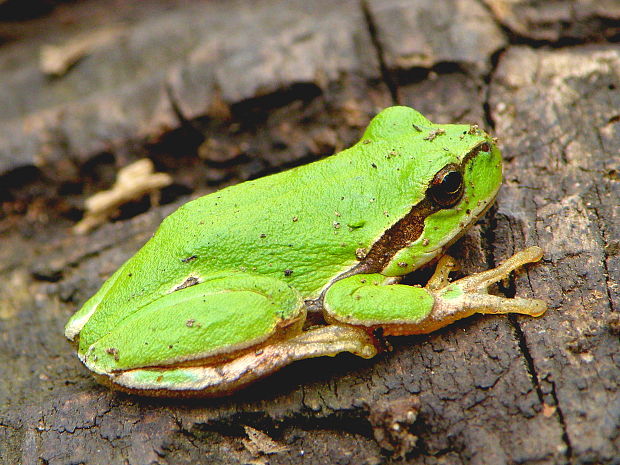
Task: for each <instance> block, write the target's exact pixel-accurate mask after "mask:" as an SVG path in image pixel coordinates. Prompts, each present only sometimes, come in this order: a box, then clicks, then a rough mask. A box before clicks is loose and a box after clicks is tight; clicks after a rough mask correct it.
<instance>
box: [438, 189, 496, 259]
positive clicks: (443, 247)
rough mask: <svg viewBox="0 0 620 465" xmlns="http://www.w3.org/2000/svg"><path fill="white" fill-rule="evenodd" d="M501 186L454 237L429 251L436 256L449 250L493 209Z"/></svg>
mask: <svg viewBox="0 0 620 465" xmlns="http://www.w3.org/2000/svg"><path fill="white" fill-rule="evenodd" d="M500 187H501V186H498V187H497V189H496V190H495V193H494V194H493V197H491V199H490V200H489V201H488V202H487V204H486V205H485V206H484V207H483V208H482V209H480V210H479V211H478V212H472V214H471V215H469V218H468V221H467V223H466V225H465V226H463V227H462V228H460V230H459V232H458V233H457V234H455V235H454V236H453V237H452V238H450V239H449V240H448V241H447V242H446V243H444V244H441V245H439V246H438V247H437V248H435V249H432V250H429V251H428V252H429V253H434V254H435V255H434V257H436V256H437V255H441V254H443V253H444V252H445V251H446V250H448V249H449V248H450V247H451V246H452V245H453V244H454V243H455V242H456V241H458V240H459V239H460V238H461V237H463V235H464V234H465V233H466V232H467V231H468V230H469V228H470V227H472V226H473V225H474V224H475V223H476V222H477V221H478V220H479V219H480V218H482V217H483V216H484V215H486V213H487V212H488V211H489V210H490V209H491V207H492V206H493V204H494V203H495V199H496V198H497V195H498V193H499V188H500ZM434 257H433V258H434Z"/></svg>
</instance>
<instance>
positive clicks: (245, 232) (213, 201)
mask: <svg viewBox="0 0 620 465" xmlns="http://www.w3.org/2000/svg"><path fill="white" fill-rule="evenodd" d="M434 127H435V125H433V124H432V123H431V122H430V121H428V120H427V119H426V118H424V117H423V116H422V115H420V114H419V113H418V112H416V111H415V110H412V109H410V108H406V107H392V108H389V109H386V110H384V111H383V112H381V113H380V114H379V115H377V116H376V117H375V118H374V119H373V121H372V122H371V124H370V125H369V127H368V129H367V130H366V132H365V134H364V136H363V138H362V140H361V141H360V142H359V143H358V144H356V145H355V146H353V147H352V148H350V149H348V150H345V151H343V152H341V153H339V154H337V155H334V156H332V157H329V158H326V159H324V160H321V161H319V162H315V163H312V164H309V165H305V166H301V167H298V168H294V169H291V170H289V171H286V172H283V173H279V174H276V175H272V176H268V177H265V178H261V179H257V180H254V181H250V182H245V183H242V184H239V185H236V186H232V187H229V188H226V189H223V190H221V191H218V192H215V193H213V194H210V195H207V196H204V197H201V198H199V199H196V200H194V201H192V202H189V203H187V204H185V205H183V206H182V207H181V208H179V209H178V210H177V211H176V212H174V213H173V214H171V215H170V216H169V217H168V218H166V219H165V220H164V222H163V223H162V225H161V226H160V228H159V229H158V231H157V233H156V234H155V236H154V237H153V238H152V239H151V240H150V241H149V242H148V243H147V244H146V245H145V246H144V247H143V248H142V249H141V250H140V251H139V252H138V253H137V254H136V255H135V256H134V257H133V258H131V259H130V260H129V261H128V262H127V263H126V264H125V265H124V268H123V270H122V272H119V273H117V274H116V275H115V277H114V279H115V282H114V283H113V284H111V285H108V286H106V289H105V291H104V290H103V289H102V291H100V292H105V293H106V295H105V299H102V297H103V296H100V295H98V294H97V295H95V296H94V297H93V299H94V301H97V302H99V301H101V302H102V303H101V305H102V307H101V308H98V312H97V313H98V315H97V317H98V318H105V317H106V314H108V315H109V314H112V313H113V311H112V309H113V308H115V307H118V306H120V305H122V306H124V307H126V308H131V309H132V310H135V309H138V308H140V307H141V306H143V305H146V304H147V303H149V302H151V301H153V300H155V299H157V298H158V297H160V296H162V295H165V294H167V293H170V292H172V291H174V290H175V289H177V288H178V287H179V286H183V285H184V283H186V282H190V283H191V282H192V281H193V280H195V279H198V281H201V280H203V279H204V278H205V277H206V276H207V275H209V274H211V273H219V272H222V271H230V272H239V271H245V272H249V273H258V274H262V275H269V276H273V277H277V278H279V279H282V280H283V281H284V282H286V283H288V284H289V285H291V286H292V287H294V288H296V289H297V290H299V291H300V293H301V294H302V296H303V297H305V298H311V297H316V296H317V295H318V294H319V293H320V290H321V289H322V288H323V287H324V286H325V285H326V284H328V283H329V281H330V280H331V279H333V278H334V277H335V276H337V275H339V274H341V273H343V272H345V271H346V270H348V269H350V268H351V267H353V266H355V265H356V264H357V263H358V261H359V259H358V258H357V257H358V255H359V254H360V253H361V252H362V251H361V250H360V249H365V250H368V248H369V247H371V246H372V244H373V243H374V242H375V241H376V240H377V239H378V238H379V237H381V235H382V234H383V233H384V232H385V230H386V229H388V228H389V227H390V226H391V225H393V224H394V223H395V222H397V221H398V220H399V219H400V218H402V217H403V216H404V215H405V214H406V213H407V212H409V211H410V210H411V208H412V206H414V205H415V204H417V203H418V202H419V201H420V200H421V199H422V198H423V197H424V194H425V191H426V188H427V186H428V185H429V183H430V181H431V180H432V178H433V176H434V175H435V173H436V172H437V171H438V170H439V169H440V168H442V167H443V166H445V165H446V164H448V163H458V162H460V157H461V156H462V154H463V153H466V152H467V150H469V149H471V148H472V147H473V146H475V145H476V144H477V143H479V142H480V140H482V139H483V138H484V137H483V136H481V135H477V134H469V133H468V131H467V129H468V128H469V126H464V125H450V126H441V128H443V129H445V131H446V132H445V134H443V133H442V135H441V136H440V137H436V138H434V137H428V136H429V134H431V133H432V131H433V128H434ZM425 137H426V138H427V139H425ZM188 279H189V281H187V280H188ZM117 290H118V291H117ZM87 305H88V304H87ZM91 305H92V304H91ZM85 307H86V306H85ZM106 307H107V308H106ZM107 309H110V310H109V311H106V310H107Z"/></svg>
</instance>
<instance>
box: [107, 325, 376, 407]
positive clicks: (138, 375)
mask: <svg viewBox="0 0 620 465" xmlns="http://www.w3.org/2000/svg"><path fill="white" fill-rule="evenodd" d="M340 352H351V353H354V354H355V355H359V356H360V357H364V358H371V357H373V356H375V355H376V353H377V350H376V348H375V346H374V342H373V339H372V337H371V336H369V334H368V333H367V332H366V331H364V330H361V329H358V328H353V327H349V326H338V325H330V326H323V327H320V328H316V329H312V330H310V331H306V332H303V333H301V334H300V335H298V336H296V337H294V338H292V339H288V340H283V341H280V342H275V343H273V344H268V345H265V346H263V347H260V348H259V349H257V350H255V351H252V352H248V353H245V354H243V355H240V356H239V357H238V358H235V359H234V360H231V361H229V362H226V363H222V364H219V365H214V366H206V367H178V368H174V369H170V370H161V369H159V370H158V369H148V368H145V369H137V370H130V371H126V372H123V373H120V374H118V375H117V376H114V377H111V378H110V379H108V380H102V381H103V382H104V383H107V384H109V383H112V387H115V388H116V389H120V390H123V391H128V392H134V393H138V394H145V395H149V396H161V397H215V396H222V395H227V394H230V393H231V392H234V391H236V390H238V389H241V388H242V387H244V386H246V385H248V384H250V383H252V382H254V381H256V380H257V379H260V378H263V377H265V376H267V375H269V374H271V373H273V372H274V371H277V370H279V369H280V368H282V367H284V366H286V365H288V364H290V363H292V362H294V361H296V360H301V359H305V358H313V357H321V356H326V355H327V356H334V355H336V354H338V353H340ZM106 381H107V382H106Z"/></svg>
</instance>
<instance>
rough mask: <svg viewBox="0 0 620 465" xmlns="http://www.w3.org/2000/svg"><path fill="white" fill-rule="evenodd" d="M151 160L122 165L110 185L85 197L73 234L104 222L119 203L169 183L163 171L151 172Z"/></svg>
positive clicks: (167, 175) (152, 168)
mask: <svg viewBox="0 0 620 465" xmlns="http://www.w3.org/2000/svg"><path fill="white" fill-rule="evenodd" d="M154 170H155V167H154V166H153V162H152V161H151V160H149V159H148V158H144V159H142V160H138V161H136V162H134V163H132V164H130V165H127V166H125V167H124V168H122V169H121V170H120V171H119V172H118V175H117V176H116V182H115V183H114V185H113V186H112V188H111V189H109V190H107V191H102V192H98V193H96V194H95V195H93V196H92V197H90V198H88V199H86V202H85V204H86V214H85V215H84V218H82V220H81V221H80V222H79V223H78V224H76V225H75V227H74V228H73V231H74V232H75V233H76V234H84V233H87V232H88V231H90V230H92V229H94V228H96V227H97V226H99V225H100V224H102V223H105V222H106V221H107V220H108V218H109V217H110V216H112V215H113V214H114V213H115V212H116V210H117V209H118V207H120V206H121V205H123V204H125V203H127V202H130V201H133V200H137V199H139V198H140V197H142V196H143V195H145V194H152V195H153V194H155V193H156V192H158V191H159V189H161V188H163V187H166V186H169V185H170V184H172V177H171V176H170V175H169V174H166V173H154V172H153V171H154Z"/></svg>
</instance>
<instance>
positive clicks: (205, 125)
mask: <svg viewBox="0 0 620 465" xmlns="http://www.w3.org/2000/svg"><path fill="white" fill-rule="evenodd" d="M123 3H125V2H121V4H120V5H121V6H119V8H118V9H117V10H111V9H109V8H105V9H101V7H100V6H99V7H98V8H100V9H99V10H97V11H98V15H97V18H96V19H94V18H90V19H89V18H88V15H86V14H85V11H86V10H87V9H88V7H89V6H90V7H91V8H92V7H95V6H96V5H97V3H96V2H94V0H93V1H85V2H81V3H76V4H73V3H70V4H68V5H65V6H63V8H62V9H61V10H57V12H56V15H52V16H50V17H48V18H47V19H46V18H41V19H39V20H37V22H36V24H37V27H38V28H40V32H38V33H37V32H36V31H33V30H31V29H28V32H27V34H26V33H24V37H27V38H28V40H22V41H20V39H19V35H16V36H15V40H14V42H12V43H7V44H4V45H3V46H2V47H0V81H1V82H2V88H1V89H0V107H4V108H6V110H3V113H2V115H0V128H2V129H0V183H2V182H4V183H5V185H0V202H1V205H2V210H0V211H3V212H4V213H5V217H4V218H1V219H0V373H1V374H2V376H0V463H3V464H4V463H6V464H14V463H24V464H37V463H49V464H66V463H93V464H98V463H110V464H121V463H131V464H150V463H159V464H167V463H175V464H178V463H181V464H183V463H218V464H238V463H264V462H267V461H268V463H271V464H288V463H308V464H315V463H316V464H326V463H343V464H390V463H416V464H417V463H420V464H440V463H441V464H465V463H474V464H489V463H493V464H501V463H535V464H556V463H559V464H563V463H566V464H568V463H601V464H612V463H617V457H618V456H620V436H619V434H618V431H619V428H620V393H619V392H618V390H619V387H618V386H619V385H620V367H619V365H620V361H619V359H618V354H619V353H620V352H619V349H620V342H619V338H618V332H617V331H618V330H617V322H616V323H614V321H616V320H614V317H615V316H616V315H618V311H619V308H618V305H619V302H620V299H619V295H618V294H619V293H620V288H618V284H617V283H618V282H619V281H620V258H619V257H620V252H619V250H620V247H619V245H618V244H619V237H620V218H618V216H619V214H620V202H619V200H618V199H620V182H619V180H618V179H619V177H618V173H619V172H620V154H619V150H618V148H619V147H620V130H619V127H620V126H619V117H618V108H620V92H618V89H619V88H620V47H618V46H617V45H615V44H611V45H606V46H600V45H599V46H579V47H577V46H572V45H566V46H563V44H562V43H561V42H557V43H556V44H555V45H557V47H556V48H555V49H550V50H540V49H536V48H534V47H531V46H525V45H520V46H517V45H513V44H511V40H514V37H512V34H510V36H509V35H506V32H507V30H506V29H502V28H501V27H500V20H501V22H502V25H503V26H504V27H508V28H512V27H513V25H512V24H513V23H511V22H510V21H509V20H508V19H507V18H509V17H510V16H505V15H508V13H507V12H509V11H513V10H507V9H506V8H514V11H517V10H518V8H519V7H522V6H523V3H524V2H516V3H515V2H507V3H506V2H505V5H504V6H503V7H502V8H499V7H497V5H499V3H500V2H492V1H491V0H487V1H486V2H485V3H486V4H487V5H488V6H489V8H484V7H481V5H480V3H479V2H476V1H474V0H454V1H451V2H445V3H444V2H424V1H421V0H419V1H412V2H405V1H397V0H390V1H383V2H378V1H377V2H375V1H374V0H368V1H367V2H362V3H359V2H357V1H353V0H351V1H342V2H331V1H327V0H319V1H309V0H305V1H301V0H299V1H297V0H296V1H287V2H278V1H275V0H263V1H260V2H251V3H248V2H241V1H239V2H224V1H221V2H220V1H208V2H191V3H186V2H182V1H172V0H170V1H155V0H150V1H148V2H140V3H141V4H142V5H143V8H141V9H138V10H135V9H132V8H131V7H128V6H126V5H123ZM584 3H585V2H584ZM554 4H555V5H556V9H553V10H552V11H556V12H559V13H557V15H556V16H549V17H548V18H547V19H548V21H550V22H548V23H545V24H539V23H536V22H530V23H527V24H528V26H527V27H525V28H521V29H518V28H517V26H514V29H515V31H516V32H517V33H518V34H519V39H518V40H519V42H523V37H530V38H532V39H538V38H540V37H541V36H540V35H539V34H543V35H544V34H548V33H547V32H545V31H547V30H552V31H566V30H569V31H572V30H577V29H578V28H577V26H579V28H581V29H579V30H580V31H583V30H584V29H583V28H584V27H586V26H587V27H591V25H592V24H608V23H605V22H602V23H593V22H589V21H585V22H584V21H581V20H580V19H579V18H584V17H591V16H592V14H591V13H588V12H589V11H594V7H593V6H591V5H590V6H588V7H587V8H589V9H584V10H580V9H579V7H578V5H577V6H575V8H577V10H578V11H576V12H575V15H574V17H573V18H574V20H575V22H576V23H578V24H576V26H575V27H576V28H577V29H575V28H573V29H571V27H570V24H566V23H565V22H564V18H563V16H562V14H563V13H562V12H563V11H565V9H566V8H568V7H567V5H568V4H570V5H572V4H573V2H562V1H558V2H554ZM446 5H447V6H446ZM167 7H170V10H169V11H168V10H166V8H167ZM172 7H174V8H172ZM498 8H499V9H498ZM583 8H586V7H585V6H584V7H583ZM59 11H60V12H62V14H63V15H67V14H68V13H70V12H73V14H74V15H75V17H77V18H81V19H82V20H83V21H82V23H81V24H80V23H79V22H78V23H77V24H73V25H69V26H66V27H62V26H61V25H60V23H59V22H57V21H58V16H57V15H58V12H59ZM550 11H551V10H550ZM450 13H452V14H451V15H450ZM500 13H501V14H500ZM560 13H561V14H560ZM493 14H498V15H499V16H500V20H498V19H497V18H496V17H494V16H493ZM511 14H512V13H511ZM605 14H606V13H605V11H600V10H597V13H596V15H598V16H597V17H604V16H605ZM613 14H614V13H613V10H609V12H608V16H605V18H607V19H608V20H609V21H613V16H612V15H613ZM588 15H590V16H588ZM65 17H66V16H65ZM514 17H515V18H516V17H517V16H514ZM529 18H530V20H528V21H532V20H531V18H535V15H534V16H529ZM119 19H122V20H123V21H121V24H122V26H121V28H122V33H120V35H118V36H116V35H113V36H112V38H111V42H110V43H108V44H103V45H100V46H99V47H98V48H96V49H95V50H93V52H92V53H90V54H88V55H86V56H85V57H83V58H82V59H81V60H80V61H78V62H77V63H76V64H75V65H74V66H73V67H72V68H70V69H69V70H68V72H67V74H66V75H64V76H61V77H58V78H55V79H54V80H51V81H50V80H47V78H44V77H43V76H42V75H41V73H40V70H39V69H38V68H37V66H38V65H37V55H36V53H37V50H38V48H39V46H40V45H42V44H44V43H48V42H56V41H58V42H59V43H62V42H66V41H69V40H71V39H72V38H75V37H76V35H78V34H81V33H83V32H84V29H83V28H84V27H94V26H95V25H96V26H97V27H103V26H109V25H110V24H117V25H118V20H119ZM571 21H572V20H571ZM580 21H581V22H580ZM560 22H562V24H559V23H560ZM569 22H570V21H569ZM571 24H572V23H571ZM434 25H437V27H433V26H434ZM24 27H26V26H24ZM614 27H615V26H614V25H613V24H609V25H608V29H606V30H601V31H599V32H600V34H589V33H588V34H585V33H584V34H583V35H582V36H580V37H582V38H588V37H595V36H596V37H608V36H611V35H608V33H609V32H610V31H611V30H613V28H614ZM24 30H26V29H24ZM421 30H423V31H424V32H421ZM1 31H2V27H1V26H0V32H1ZM515 31H512V32H515ZM591 32H592V31H591ZM554 34H556V33H555V32H554ZM0 35H1V34H0ZM544 37H545V38H547V39H548V40H559V39H561V38H562V37H565V34H563V33H557V34H556V35H551V36H547V35H544ZM399 38H402V40H399ZM455 43H458V45H460V46H458V47H454V46H450V45H455ZM5 84H6V85H5ZM392 97H397V98H398V99H399V101H400V102H401V103H403V104H407V105H411V106H414V107H416V108H418V109H420V110H421V111H423V112H424V113H425V114H426V115H428V116H429V117H430V118H431V119H433V120H435V121H439V122H453V121H465V122H472V123H478V124H480V125H481V126H485V127H487V128H489V130H490V131H491V132H492V133H494V134H495V135H497V136H498V137H499V139H500V144H501V145H502V148H503V151H504V155H505V158H506V165H505V177H506V183H505V186H504V187H503V189H502V191H501V194H500V197H499V199H498V202H497V207H496V208H495V209H494V210H493V211H492V212H490V214H489V215H488V216H487V217H486V218H485V220H484V221H482V222H481V223H480V225H478V226H476V227H475V228H474V230H473V231H471V232H470V233H469V234H468V235H466V236H465V238H464V239H463V240H461V241H460V242H459V243H458V244H457V246H456V247H455V249H454V252H455V253H456V254H457V255H458V256H459V258H460V260H461V261H462V262H463V264H464V270H463V272H464V273H469V272H472V271H478V270H481V269H485V268H488V267H489V266H493V265H494V264H496V263H498V262H499V261H501V260H502V259H503V258H505V257H507V256H509V255H510V254H511V253H513V252H514V251H516V250H517V249H521V248H523V247H524V246H525V245H532V244H539V245H541V246H543V247H544V248H545V251H546V255H545V259H544V261H543V262H542V263H540V264H537V265H535V266H532V267H528V268H527V269H526V270H525V271H523V272H521V273H519V274H518V275H517V277H516V278H515V280H514V281H513V282H510V283H506V287H505V288H503V289H501V290H498V292H506V293H508V294H509V295H510V294H512V293H514V292H516V293H518V294H520V295H525V296H536V297H540V298H545V299H546V300H547V301H548V302H549V304H550V310H549V311H548V312H547V314H545V316H543V317H541V318H539V319H531V318H521V317H518V318H516V317H515V318H513V317H510V318H502V317H492V316H487V317H474V318H470V319H467V320H465V321H462V322H459V323H458V324H456V325H453V326H452V327H449V328H446V329H444V330H442V331H439V332H437V333H434V334H431V335H429V336H424V337H401V338H392V339H391V342H392V344H393V346H394V348H393V350H392V351H391V352H388V353H385V354H382V355H380V356H378V357H376V358H375V359H373V360H362V359H359V358H356V357H353V356H349V355H346V354H345V355H342V356H338V357H336V358H334V359H331V358H330V359H315V360H306V361H303V362H299V363H297V364H294V365H292V366H290V367H287V368H286V369H284V370H282V372H280V373H278V374H276V375H274V376H271V377H269V378H268V379H265V380H263V381H261V382H259V383H258V384H256V385H255V386H252V387H251V388H249V389H247V390H245V391H242V392H240V393H238V394H236V395H235V396H232V397H230V398H225V399H219V400H207V401H201V400H192V401H162V400H151V399H144V398H139V397H134V396H127V395H123V394H117V393H114V392H111V391H109V390H107V389H105V388H103V387H101V386H99V385H97V384H96V383H95V382H94V381H93V379H92V378H91V376H90V375H89V374H88V372H87V370H86V369H85V368H84V367H83V366H81V364H80V363H79V361H78V360H77V358H76V357H75V355H74V352H73V351H72V349H71V347H70V346H69V344H67V343H66V341H65V340H64V337H63V334H62V332H63V326H64V323H65V322H66V320H67V318H68V317H69V316H70V315H71V313H72V312H73V311H75V310H76V309H77V307H79V305H80V304H81V303H83V302H84V301H85V300H86V299H87V298H88V297H89V296H90V295H91V294H92V293H93V292H95V291H96V289H97V288H98V286H99V285H100V284H101V282H102V281H103V280H104V279H105V278H106V277H107V276H109V275H110V274H111V273H112V272H113V271H114V270H115V269H116V268H117V267H118V266H119V265H120V264H121V263H122V262H123V261H124V260H126V259H127V258H128V257H130V256H131V255H132V254H133V253H134V252H135V251H136V250H137V248H138V247H139V246H140V245H141V244H143V243H144V242H145V241H146V240H147V239H148V238H149V237H150V235H151V234H152V233H153V231H154V230H155V229H156V227H157V225H158V224H159V222H160V221H161V219H162V218H163V217H164V216H165V215H167V214H168V213H170V212H171V211H172V210H173V209H174V208H176V207H177V206H178V205H180V204H182V203H183V202H184V201H186V200H187V199H188V198H189V197H192V196H197V195H201V194H204V193H205V192H209V191H211V190H213V189H215V188H217V187H220V186H223V185H226V184H227V183H231V182H237V181H240V180H244V179H247V178H250V177H255V176H257V175H261V174H264V173H268V172H272V171H276V170H279V169H283V168H286V167H288V166H292V165H295V164H299V163H302V162H306V161H311V160H313V159H316V158H318V157H320V156H323V155H326V154H328V153H330V152H331V151H334V150H339V149H340V148H343V147H345V146H347V145H348V144H350V143H351V142H353V141H354V140H355V139H356V138H357V137H359V135H360V131H361V129H362V127H363V126H364V125H365V124H366V122H367V121H368V119H369V118H370V116H371V115H372V114H373V113H374V112H376V111H377V110H379V109H380V108H382V107H384V106H387V105H390V104H391V103H393V101H392ZM133 151H135V152H136V154H135V155H134V153H133ZM101 152H110V153H112V154H113V156H112V157H110V158H112V160H111V161H110V160H108V159H106V158H105V157H103V158H102V157H101V156H99V155H100V154H101ZM137 155H148V156H150V157H152V158H153V159H155V161H156V163H157V165H158V168H160V170H165V171H168V172H169V173H170V174H172V175H173V177H174V178H175V180H176V182H177V183H178V185H179V186H181V185H182V186H184V189H183V190H179V191H178V192H177V197H175V198H174V199H173V201H172V202H171V203H169V204H166V205H164V206H161V207H156V208H151V209H150V210H149V211H148V212H146V213H143V214H140V215H138V216H134V217H132V218H129V219H127V218H126V217H127V216H130V215H129V214H128V213H125V214H124V216H123V217H122V218H125V219H124V220H121V221H117V222H112V223H109V224H106V225H104V226H103V227H101V228H100V229H98V230H96V231H94V232H92V233H90V234H89V235H87V236H83V237H75V236H73V235H71V233H70V227H71V226H72V225H73V224H74V221H73V218H72V217H69V218H68V217H67V216H66V215H67V214H68V213H67V212H70V211H71V210H70V207H67V206H66V205H65V204H69V205H77V206H80V205H81V202H83V200H84V197H85V196H86V195H87V194H88V193H89V192H92V191H94V190H97V189H98V188H105V187H109V185H110V184H111V183H112V182H113V177H114V171H115V169H114V163H117V164H118V165H124V164H126V163H127V162H128V161H129V160H133V159H134V158H135V157H136V156H137ZM179 160H182V162H180V161H179ZM32 165H36V166H37V167H38V170H34V171H32V172H31V171H28V170H29V169H30V168H28V167H29V166H32ZM67 167H71V171H66V169H67ZM24 173H26V174H28V173H30V174H29V177H26V176H25V174H24ZM3 175H4V177H2V176H3ZM20 176H23V179H24V180H23V181H20V180H21V179H22V178H20ZM80 176H83V177H84V179H82V178H80ZM26 178H27V179H26ZM68 179H70V180H71V181H72V183H71V184H67V182H66V181H67V180H68ZM205 182H208V183H209V184H210V186H207V187H206V186H205ZM74 184H77V185H78V186H79V188H72V187H71V186H74ZM188 192H191V195H185V194H187V193H188ZM179 193H181V194H183V195H182V196H180V197H179V196H178V194H179ZM60 196H62V198H60ZM164 197H166V196H164ZM136 208H138V207H136ZM140 208H142V207H140ZM145 208H146V207H144V208H142V210H144V209H145ZM137 211H141V210H140V209H139V208H138V210H137ZM11 212H24V214H23V215H21V214H14V213H11ZM418 406H419V407H418ZM414 407H415V409H418V408H419V410H418V411H417V413H416V414H415V415H408V414H407V409H412V408H414ZM386 418H387V419H390V418H393V419H397V421H399V422H400V424H401V426H402V427H403V428H405V429H406V431H405V432H404V433H403V434H402V435H389V434H388V432H387V431H383V433H382V428H383V429H385V428H388V427H389V425H388V424H387V423H386V421H387V420H386ZM244 426H249V427H251V428H254V429H256V430H258V431H261V432H263V433H266V434H268V435H269V436H270V437H271V438H272V439H273V440H274V441H276V442H277V443H278V444H280V445H283V446H286V448H287V449H286V450H285V449H282V450H280V451H279V452H277V453H274V454H271V455H267V456H264V457H257V456H256V450H260V443H259V444H258V445H257V444H255V443H254V444H252V445H251V447H250V446H248V445H247V443H246V445H244V441H247V439H246V433H245V430H244ZM413 436H416V437H417V441H415V442H414V441H413V440H412V439H411V438H412V437H413ZM386 437H389V438H391V439H390V441H392V442H389V444H390V447H392V448H394V449H395V451H396V452H395V453H392V452H390V451H389V450H385V449H381V446H382V445H383V446H384V447H385V445H386V444H388V442H386V440H383V441H381V439H379V443H378V442H377V441H376V440H375V438H386ZM398 438H401V439H400V440H401V443H399V444H396V443H394V442H393V441H398ZM259 442H260V441H259ZM257 447H258V449H256V448H257ZM253 454H254V455H253ZM401 455H402V456H403V458H402V459H401V458H400V456H401Z"/></svg>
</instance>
